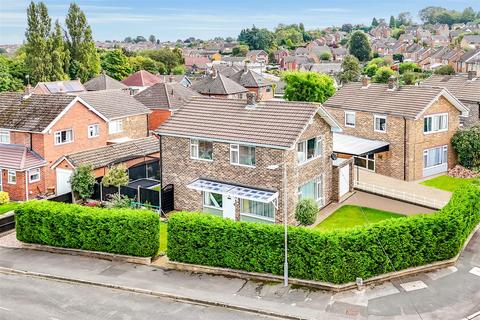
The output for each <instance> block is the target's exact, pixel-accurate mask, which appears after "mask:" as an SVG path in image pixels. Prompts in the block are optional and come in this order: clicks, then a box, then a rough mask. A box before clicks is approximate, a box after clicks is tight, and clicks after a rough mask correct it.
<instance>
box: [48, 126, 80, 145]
mask: <svg viewBox="0 0 480 320" xmlns="http://www.w3.org/2000/svg"><path fill="white" fill-rule="evenodd" d="M67 131H70V132H71V133H72V134H71V136H72V139H71V140H70V141H66V142H57V134H59V136H60V140H61V139H62V132H67ZM74 141H75V137H74V134H73V128H69V129H62V130H58V131H55V132H54V133H53V142H54V145H56V146H60V145H63V144H69V143H72V142H74Z"/></svg>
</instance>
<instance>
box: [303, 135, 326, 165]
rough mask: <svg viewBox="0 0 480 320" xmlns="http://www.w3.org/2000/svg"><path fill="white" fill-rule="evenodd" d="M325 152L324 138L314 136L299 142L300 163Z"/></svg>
mask: <svg viewBox="0 0 480 320" xmlns="http://www.w3.org/2000/svg"><path fill="white" fill-rule="evenodd" d="M322 153H323V143H322V138H319V137H317V138H312V139H308V140H304V141H301V142H299V143H298V144H297V158H298V163H304V162H306V161H308V160H310V159H313V158H316V157H318V156H320V155H322Z"/></svg>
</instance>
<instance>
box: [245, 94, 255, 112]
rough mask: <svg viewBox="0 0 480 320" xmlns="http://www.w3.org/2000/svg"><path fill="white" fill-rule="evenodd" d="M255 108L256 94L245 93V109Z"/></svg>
mask: <svg viewBox="0 0 480 320" xmlns="http://www.w3.org/2000/svg"><path fill="white" fill-rule="evenodd" d="M255 106H256V94H255V93H253V92H247V105H246V106H245V109H255Z"/></svg>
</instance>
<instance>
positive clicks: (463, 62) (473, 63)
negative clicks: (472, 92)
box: [455, 49, 480, 76]
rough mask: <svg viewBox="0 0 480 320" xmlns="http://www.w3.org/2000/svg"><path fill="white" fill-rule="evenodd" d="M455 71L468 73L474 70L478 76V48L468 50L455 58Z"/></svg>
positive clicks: (479, 71) (479, 64) (479, 63)
mask: <svg viewBox="0 0 480 320" xmlns="http://www.w3.org/2000/svg"><path fill="white" fill-rule="evenodd" d="M455 71H456V72H460V73H468V72H470V71H475V72H476V74H477V76H480V49H477V50H470V51H468V52H466V53H465V54H463V55H462V56H461V57H460V58H458V60H457V66H456V68H455Z"/></svg>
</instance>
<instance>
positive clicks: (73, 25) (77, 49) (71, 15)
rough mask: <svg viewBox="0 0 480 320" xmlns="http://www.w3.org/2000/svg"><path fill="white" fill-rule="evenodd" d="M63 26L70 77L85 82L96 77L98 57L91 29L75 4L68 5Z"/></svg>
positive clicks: (98, 64)
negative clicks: (69, 56) (68, 55)
mask: <svg viewBox="0 0 480 320" xmlns="http://www.w3.org/2000/svg"><path fill="white" fill-rule="evenodd" d="M65 24H66V25H67V31H68V33H67V34H66V38H67V44H68V49H69V51H70V54H71V63H70V68H69V73H70V77H71V78H72V79H81V80H82V81H86V80H88V79H90V78H92V77H95V76H97V75H98V74H99V73H100V57H99V54H98V52H97V50H96V48H95V42H94V41H93V38H92V29H91V28H90V26H89V25H88V23H87V18H86V17H85V13H84V12H83V11H82V10H80V7H79V6H78V5H77V4H76V3H72V4H70V8H69V9H68V14H67V18H66V19H65Z"/></svg>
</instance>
